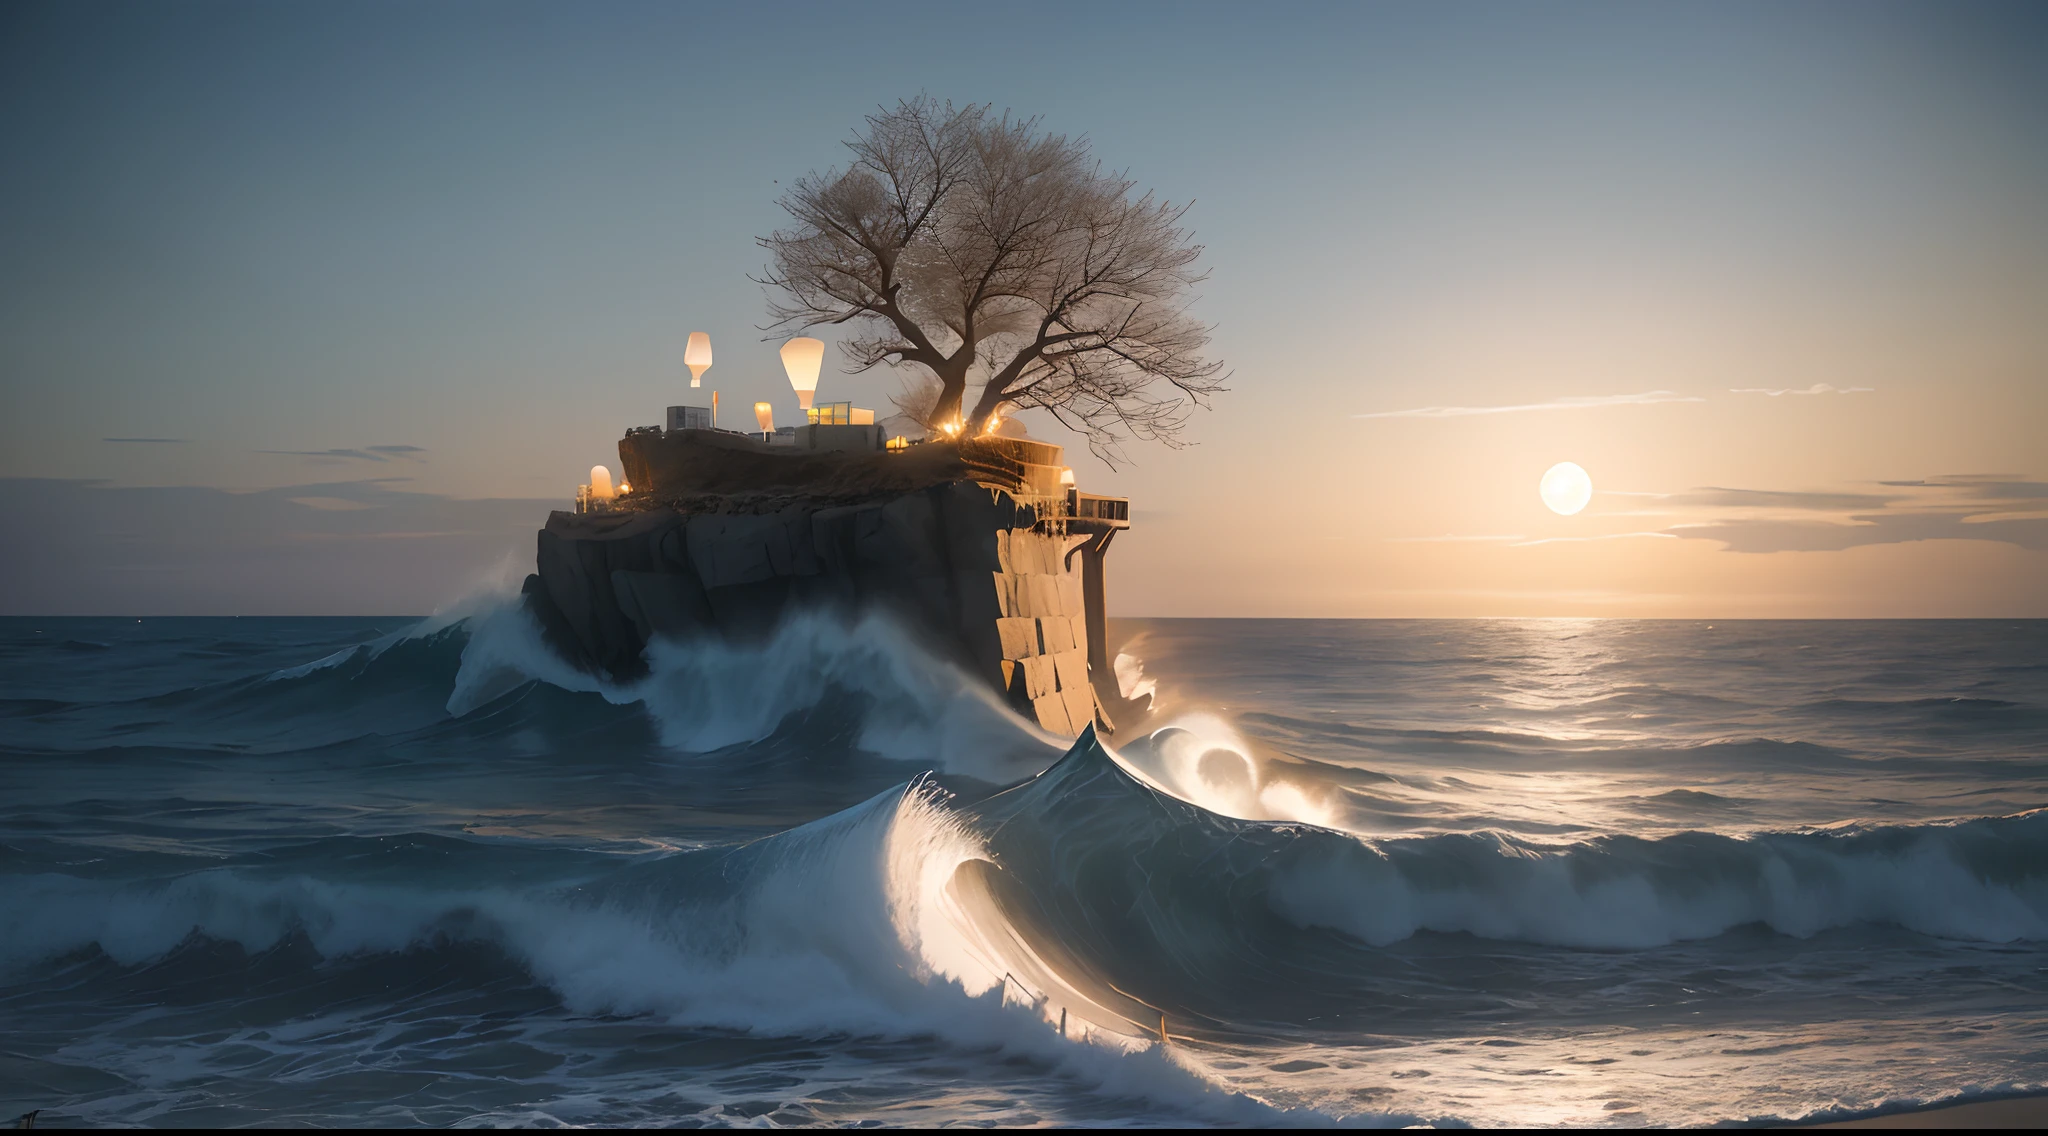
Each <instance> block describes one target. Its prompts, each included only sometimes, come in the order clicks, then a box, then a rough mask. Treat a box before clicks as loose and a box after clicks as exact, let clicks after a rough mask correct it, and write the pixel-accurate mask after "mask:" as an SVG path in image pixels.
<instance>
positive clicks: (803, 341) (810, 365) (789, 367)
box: [782, 335, 825, 410]
mask: <svg viewBox="0 0 2048 1136" xmlns="http://www.w3.org/2000/svg"><path fill="white" fill-rule="evenodd" d="M824 362H825V341H824V340H822V339H812V338H811V337H809V336H807V335H805V336H798V337H797V338H795V339H792V340H790V341H789V342H788V343H785V344H783V345H782V369H783V370H785V371H787V372H789V385H790V386H792V387H794V388H796V400H797V402H798V404H799V405H801V406H802V407H803V408H804V409H805V410H809V409H810V408H811V396H812V395H814V394H816V393H818V367H819V366H820V365H821V364H823V363H824Z"/></svg>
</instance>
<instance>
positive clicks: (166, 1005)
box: [0, 601, 2048, 1127]
mask: <svg viewBox="0 0 2048 1136" xmlns="http://www.w3.org/2000/svg"><path fill="white" fill-rule="evenodd" d="M1112 634H1113V638H1114V639H1115V640H1116V641H1117V642H1118V643H1119V644H1120V646H1119V653H1120V655H1121V656H1122V658H1121V659H1120V661H1119V667H1118V670H1119V673H1120V678H1121V681H1122V682H1123V684H1124V687H1125V689H1126V690H1127V691H1128V692H1130V693H1132V694H1133V695H1136V696H1137V697H1138V698H1139V699H1140V701H1144V700H1146V699H1147V698H1149V699H1150V700H1151V702H1152V710H1151V712H1150V714H1149V715H1140V714H1135V713H1126V714H1125V715H1123V718H1124V720H1121V721H1119V722H1118V723H1117V725H1118V730H1117V731H1116V733H1115V734H1114V735H1113V736H1109V737H1105V738H1104V739H1102V743H1101V744H1096V743H1095V742H1093V741H1091V740H1088V739H1084V740H1083V741H1082V742H1081V743H1079V744H1075V743H1072V742H1069V741H1068V740H1066V739H1056V738H1049V737H1047V736H1045V735H1043V734H1040V733H1038V732H1037V731H1036V730H1035V729H1034V728H1032V727H1029V726H1027V725H1025V724H1024V723H1023V722H1021V721H1019V720H1018V719H1017V718H1016V717H1015V716H1014V715H1012V714H1010V713H1009V712H1008V711H1006V710H1005V709H1003V708H1002V707H1001V706H1000V705H998V704H997V703H996V702H995V700H994V699H993V697H992V696H991V695H990V694H988V693H987V692H985V691H983V690H981V689H980V688H979V687H978V686H977V685H976V684H974V683H972V682H969V681H967V680H965V679H963V678H961V677H960V676H959V675H957V674H956V673H954V672H953V671H952V670H950V669H949V668H948V667H946V666H944V665H942V664H940V663H938V662H936V661H934V660H932V659H930V658H928V657H926V656H925V655H923V654H922V653H920V652H919V651H917V650H916V649H914V648H913V647H911V646H909V645H908V644H907V643H905V642H903V641H902V640H901V639H900V638H899V637H898V636H897V634H896V633H895V632H894V631H893V629H892V628H891V627H890V626H888V625H886V624H883V623H878V622H868V623H863V624H859V625H856V626H846V625H843V624H839V623H834V622H830V621H826V620H822V619H798V620H794V621H792V622H791V623H789V624H788V625H786V626H784V627H783V628H782V630H781V631H780V632H779V633H778V634H777V636H776V637H775V638H774V639H773V640H772V641H769V642H766V643H761V644H757V645H754V646H748V647H735V646H726V645H719V644H712V643H699V644H661V645H659V646H658V647H657V648H656V649H655V651H654V653H653V658H652V663H653V673H652V675H651V677H649V678H648V679H646V680H645V681H644V682H642V683H640V684H638V685H635V686H632V687H626V688H620V687H614V686H610V685H607V684H601V683H599V682H597V681H595V680H594V679H592V678H591V677H590V676H588V675H584V674H581V673H579V672H576V671H574V670H572V669H570V668H568V667H566V666H564V665H563V664H562V663H560V662H559V661H557V660H555V659H554V658H553V657H552V656H551V655H549V654H548V652H547V651H546V649H545V648H544V647H543V646H542V645H541V644H540V642H539V640H538V634H537V632H536V631H535V629H534V627H533V626H532V624H531V622H530V620H529V619H528V618H527V617H526V615H525V614H524V613H523V612H522V611H521V610H519V609H518V608H517V607H516V606H514V605H512V604H509V603H505V602H502V601H498V602H487V601H486V602H478V603H477V604H475V605H473V606H472V607H471V608H469V609H467V610H465V611H461V612H456V613H453V614H450V615H444V616H441V617H437V618H433V619H424V620H422V619H396V618H394V619H142V620H136V619H8V620H0V1109H4V1110H7V1111H6V1115H7V1116H13V1115H15V1114H16V1113H18V1112H25V1111H28V1110H30V1109H36V1108H40V1109H43V1110H45V1111H44V1113H43V1115H42V1123H45V1124H100V1125H234V1124H311V1125H366V1124H434V1125H455V1124H472V1125H477V1124H483V1125H488V1124H556V1123H561V1124H575V1125H596V1124H606V1125H624V1124H669V1125H699V1124H715V1125H742V1124H747V1125H760V1124H775V1125H788V1124H831V1125H842V1124H875V1123H879V1124H883V1125H934V1124H941V1123H965V1124H974V1125H988V1124H1033V1123H1040V1124H1109V1125H1132V1126H1146V1125H1183V1124H1248V1125H1263V1124H1290V1123H1305V1124H1321V1123H1329V1122H1345V1123H1367V1124H1379V1123H1395V1124H1399V1123H1414V1122H1436V1123H1454V1124H1458V1123H1462V1124H1473V1125H1545V1124H1554V1125H1610V1126H1622V1127H1626V1126H1641V1125H1677V1124H1713V1123H1717V1122H1734V1123H1761V1122H1768V1121H1774V1120H1789V1119H1797V1118H1825V1117H1837V1116H1848V1115H1853V1114H1857V1113H1862V1112H1870V1111H1883V1110H1888V1109H1896V1108H1901V1107H1906V1106H1909V1105H1912V1104H1917V1103H1925V1102H1933V1101H1940V1100H1948V1099H1970V1098H1975V1097H1982V1096H1985V1095H1998V1094H2009V1093H2016V1092H2023V1091H2029V1090H2038V1089H2042V1088H2044V1087H2048V812H2043V811H2041V810H2042V808H2043V806H2044V805H2048V622H2026V621H1979V622H1949V621H1928V622H1811V623H1801V622H1713V623H1708V622H1662V621H1622V620H1607V621H1571V620H1538V621H1232V620H1126V621H1120V622H1117V623H1115V625H1114V626H1113V628H1112Z"/></svg>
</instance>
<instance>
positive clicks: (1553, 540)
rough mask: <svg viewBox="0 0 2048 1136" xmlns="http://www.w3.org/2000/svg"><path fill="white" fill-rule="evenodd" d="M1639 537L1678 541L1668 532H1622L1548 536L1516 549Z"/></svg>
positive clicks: (1517, 546)
mask: <svg viewBox="0 0 2048 1136" xmlns="http://www.w3.org/2000/svg"><path fill="white" fill-rule="evenodd" d="M1639 536H1649V537H1658V538H1661V539H1665V540H1676V539H1678V534H1676V533H1668V532H1620V533H1602V534H1600V535H1599V536H1546V537H1543V538H1542V539H1540V540H1525V541H1523V542H1521V543H1520V544H1517V545H1515V547H1516V548H1530V547H1533V546H1535V545H1539V544H1577V543H1579V542H1580V541H1587V540H1628V539H1630V538H1632V537H1639Z"/></svg>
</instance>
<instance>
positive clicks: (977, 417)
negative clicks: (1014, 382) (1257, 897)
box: [961, 379, 1003, 436]
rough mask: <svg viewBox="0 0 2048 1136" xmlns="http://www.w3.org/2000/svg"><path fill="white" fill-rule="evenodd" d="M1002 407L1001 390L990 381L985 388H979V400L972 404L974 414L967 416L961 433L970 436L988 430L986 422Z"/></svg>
mask: <svg viewBox="0 0 2048 1136" xmlns="http://www.w3.org/2000/svg"><path fill="white" fill-rule="evenodd" d="M1002 405H1003V392H1002V388H1001V387H1000V386H998V385H997V384H996V382H995V380H993V379H992V380H990V381H989V384H988V385H987V386H985V387H983V388H981V400H980V401H979V402H976V403H975V404H974V413H973V414H971V415H969V416H968V418H967V421H966V425H965V426H963V427H962V428H961V433H963V434H967V435H970V436H972V435H976V434H979V433H981V432H982V431H983V430H986V429H988V420H989V419H990V418H992V417H994V415H995V413H996V411H998V410H1000V409H1002Z"/></svg>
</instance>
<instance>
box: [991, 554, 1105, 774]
mask: <svg viewBox="0 0 2048 1136" xmlns="http://www.w3.org/2000/svg"><path fill="white" fill-rule="evenodd" d="M1068 543H1069V542H1068V541H1067V540H1065V539H1062V538H1060V537H1055V536H1051V535H1048V534H1046V533H1043V532H1039V531H1037V530H1035V529H1025V528H1013V529H1007V530H1003V531H999V532H997V533H996V559H997V560H998V562H999V563H1000V564H1001V568H1000V569H999V570H998V571H997V572H996V573H995V574H994V576H995V592H996V601H997V604H998V605H999V606H1000V608H1001V610H1002V615H1001V617H1000V618H998V619H997V620H996V631H997V635H998V636H999V637H1000V638H1001V640H1002V649H1003V661H1002V669H1003V686H1004V688H1005V689H1006V690H1007V691H1008V692H1009V695H1010V698H1011V699H1012V701H1014V702H1016V703H1018V705H1019V708H1020V709H1021V708H1023V707H1024V706H1029V707H1030V708H1031V711H1032V713H1033V714H1034V715H1035V716H1036V717H1037V719H1038V724H1039V725H1040V726H1042V727H1044V728H1045V729H1046V730H1049V731H1051V732H1053V733H1057V734H1066V735H1070V736H1071V735H1073V734H1076V733H1078V732H1080V730H1081V729H1082V727H1084V726H1086V725H1087V724H1088V723H1090V722H1093V721H1094V720H1095V718H1096V711H1095V691H1094V688H1093V687H1091V686H1090V685H1089V682H1088V624H1087V607H1086V604H1085V602H1084V599H1083V596H1082V591H1081V577H1080V574H1079V573H1078V572H1072V571H1068V569H1067V565H1066V563H1065V555H1064V554H1065V552H1066V545H1067V544H1068Z"/></svg>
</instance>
